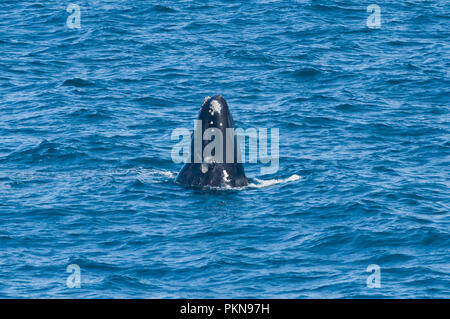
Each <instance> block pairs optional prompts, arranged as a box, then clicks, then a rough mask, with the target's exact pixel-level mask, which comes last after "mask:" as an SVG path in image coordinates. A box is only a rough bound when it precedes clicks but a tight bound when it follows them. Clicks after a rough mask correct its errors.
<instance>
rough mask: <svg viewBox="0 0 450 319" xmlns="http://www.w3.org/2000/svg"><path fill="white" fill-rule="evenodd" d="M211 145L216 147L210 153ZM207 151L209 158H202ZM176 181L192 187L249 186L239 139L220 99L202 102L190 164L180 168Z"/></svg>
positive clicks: (225, 103)
mask: <svg viewBox="0 0 450 319" xmlns="http://www.w3.org/2000/svg"><path fill="white" fill-rule="evenodd" d="M213 136H214V139H213V138H212V137H213ZM205 137H206V140H205ZM220 137H221V139H222V140H221V141H219V140H220ZM213 141H214V142H217V143H215V147H214V148H213V149H211V143H212V142H213ZM208 151H211V154H212V156H208V155H206V156H205V154H209V153H208ZM176 181H177V182H178V183H180V184H183V185H188V186H195V187H205V186H211V187H223V186H231V187H242V186H247V185H248V179H247V177H246V176H245V172H244V166H243V165H242V162H241V154H240V149H239V145H238V139H237V137H236V135H235V134H234V121H233V117H232V116H231V113H230V110H229V108H228V104H227V102H226V101H225V99H224V98H223V96H221V95H215V96H213V97H209V96H207V97H206V98H205V100H204V101H203V104H202V106H201V108H200V113H199V115H198V120H197V127H196V128H195V130H194V134H193V135H192V138H191V156H190V160H189V162H188V163H186V164H185V165H184V166H183V168H182V169H181V171H180V173H179V174H178V176H177V179H176Z"/></svg>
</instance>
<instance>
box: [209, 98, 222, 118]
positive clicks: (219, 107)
mask: <svg viewBox="0 0 450 319" xmlns="http://www.w3.org/2000/svg"><path fill="white" fill-rule="evenodd" d="M221 110H222V105H220V103H219V102H218V101H216V100H214V101H212V102H211V104H210V105H209V112H210V113H211V115H212V114H214V113H216V112H217V113H219V114H220V111H221Z"/></svg>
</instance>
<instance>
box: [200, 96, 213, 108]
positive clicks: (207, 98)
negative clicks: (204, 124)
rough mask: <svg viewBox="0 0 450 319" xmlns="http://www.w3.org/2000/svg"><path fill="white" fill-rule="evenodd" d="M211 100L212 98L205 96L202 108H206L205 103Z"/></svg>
mask: <svg viewBox="0 0 450 319" xmlns="http://www.w3.org/2000/svg"><path fill="white" fill-rule="evenodd" d="M210 98H211V97H210V96H205V98H204V99H203V103H202V106H204V105H205V103H206V102H207V101H208V100H209V99H210Z"/></svg>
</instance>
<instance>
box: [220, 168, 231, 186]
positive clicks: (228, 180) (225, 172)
mask: <svg viewBox="0 0 450 319" xmlns="http://www.w3.org/2000/svg"><path fill="white" fill-rule="evenodd" d="M222 173H223V181H224V182H225V183H229V182H230V178H229V177H230V176H229V175H228V173H227V171H226V170H223V171H222Z"/></svg>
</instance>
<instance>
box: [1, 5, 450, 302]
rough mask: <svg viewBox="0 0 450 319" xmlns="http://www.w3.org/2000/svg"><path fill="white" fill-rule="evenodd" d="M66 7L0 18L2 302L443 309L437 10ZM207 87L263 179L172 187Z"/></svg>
mask: <svg viewBox="0 0 450 319" xmlns="http://www.w3.org/2000/svg"><path fill="white" fill-rule="evenodd" d="M71 2H73V3H75V4H78V5H79V6H80V9H81V28H80V29H77V28H75V29H70V28H69V27H68V26H67V25H66V20H67V17H68V16H69V13H68V12H66V8H67V5H68V4H69V3H70V2H69V1H37V0H36V1H32V0H26V1H11V0H2V1H1V3H0V97H1V98H0V297H3V298H5V297H38V298H47V297H56V298H67V297H70V298H90V297H96V298H110V297H111V298H133V297H137V298H160V297H161V298H166V297H167V298H180V297H187V298H191V297H201V298H231V297H250V298H253V297H269V298H363V297H370V298H372V297H374V298H430V297H436V298H449V297H450V279H449V278H450V276H449V275H450V264H449V261H450V258H449V257H450V256H449V253H450V248H449V247H450V236H449V225H450V213H449V207H450V195H449V184H450V183H449V176H450V168H449V167H450V165H449V164H450V161H449V159H450V130H449V127H450V126H449V122H450V121H449V119H450V118H449V105H450V103H449V101H450V98H449V97H450V90H449V84H450V76H449V70H450V58H449V52H450V41H449V39H450V20H449V9H450V2H449V1H378V0H377V1H376V2H374V1H370V2H369V1H357V0H351V1H343V0H342V1H330V0H324V1H313V0H310V1H308V0H305V1H294V0H280V1H269V0H252V1H248V0H247V1H240V2H239V1H224V0H204V1H200V0H194V1H164V0H159V1H120V0H109V1H108V0H105V1H100V0H98V1H96V0H72V1H71ZM372 3H375V4H377V5H378V6H379V7H380V9H381V26H380V28H375V29H372V28H369V27H368V24H367V18H368V17H369V16H370V14H371V13H370V12H369V13H368V12H367V6H368V5H370V4H372ZM218 93H221V94H223V96H224V97H225V98H226V99H227V101H228V104H229V105H230V109H231V112H232V114H233V116H234V119H235V122H236V124H237V125H238V126H240V127H243V128H248V127H254V128H260V127H262V128H279V131H280V168H279V171H278V172H277V173H275V174H272V175H261V173H260V168H261V165H264V164H261V163H257V164H247V165H245V169H246V174H247V176H248V177H249V178H250V179H251V180H252V183H253V184H254V186H253V187H248V188H245V189H240V190H194V189H189V188H184V187H182V186H180V185H178V184H176V183H175V177H176V174H177V172H178V171H179V170H180V169H181V166H182V165H181V164H176V163H174V162H173V161H172V159H171V150H172V147H173V146H174V144H175V143H176V141H172V140H171V133H172V131H173V130H174V129H175V128H180V127H186V128H189V129H192V126H193V120H194V119H195V117H196V116H197V112H198V109H199V107H200V105H201V103H202V101H203V98H204V97H205V96H206V95H214V94H218ZM296 175H298V176H300V178H299V179H298V178H292V176H296ZM71 264H76V265H79V267H80V269H81V288H70V285H69V286H67V284H66V280H67V278H68V276H69V275H70V273H67V272H66V267H67V266H68V265H71ZM371 264H375V265H378V266H379V267H380V270H381V282H380V284H381V287H380V288H370V287H368V286H367V283H366V280H367V278H368V276H369V275H370V273H369V272H367V271H366V269H367V267H368V266H369V265H371Z"/></svg>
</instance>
